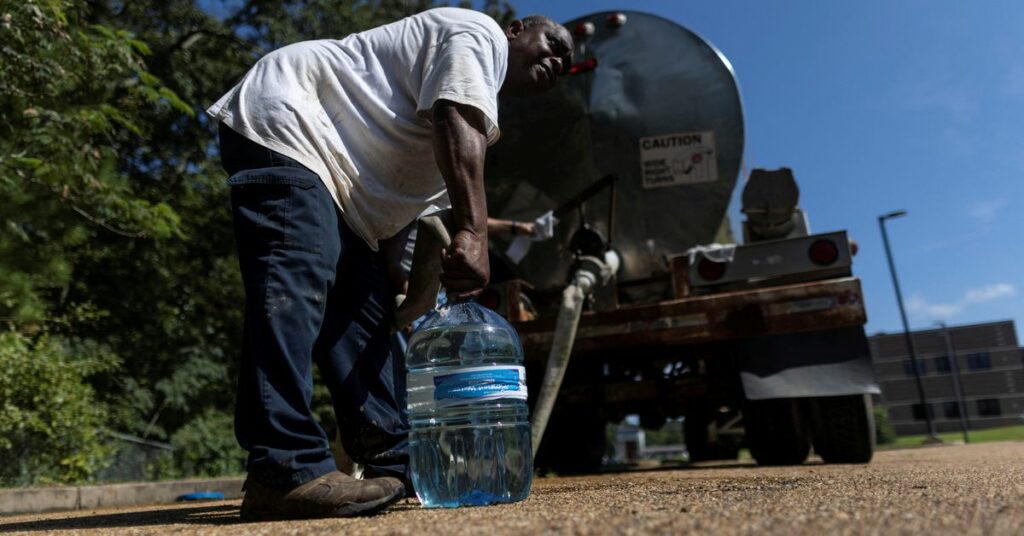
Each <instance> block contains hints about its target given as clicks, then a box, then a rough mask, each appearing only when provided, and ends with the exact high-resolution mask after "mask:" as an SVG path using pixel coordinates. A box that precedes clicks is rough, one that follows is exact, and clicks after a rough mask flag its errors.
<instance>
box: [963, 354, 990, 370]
mask: <svg viewBox="0 0 1024 536" xmlns="http://www.w3.org/2000/svg"><path fill="white" fill-rule="evenodd" d="M967 368H969V369H971V370H988V369H990V368H992V356H991V355H989V353H988V352H977V353H973V354H967Z"/></svg>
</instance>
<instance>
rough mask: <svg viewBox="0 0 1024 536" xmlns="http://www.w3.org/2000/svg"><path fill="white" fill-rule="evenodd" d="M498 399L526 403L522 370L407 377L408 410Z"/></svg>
mask: <svg viewBox="0 0 1024 536" xmlns="http://www.w3.org/2000/svg"><path fill="white" fill-rule="evenodd" d="M498 398H517V399H520V400H526V369H525V368H524V367H514V366H490V367H461V368H454V369H447V370H439V371H436V372H420V373H416V374H410V375H409V405H410V406H414V405H419V404H423V403H434V404H437V405H439V406H450V405H457V404H468V403H473V402H480V401H485V400H494V399H498Z"/></svg>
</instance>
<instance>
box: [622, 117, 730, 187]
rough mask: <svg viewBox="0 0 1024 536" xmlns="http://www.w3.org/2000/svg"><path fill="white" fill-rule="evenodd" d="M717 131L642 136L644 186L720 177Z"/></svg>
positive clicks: (702, 180) (709, 180)
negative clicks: (716, 147) (716, 151)
mask: <svg viewBox="0 0 1024 536" xmlns="http://www.w3.org/2000/svg"><path fill="white" fill-rule="evenodd" d="M717 156H718V155H716V154H715V133H714V132H711V131H707V132H680V133H677V134H662V135H661V136H650V137H647V138H640V166H641V168H640V177H641V179H642V180H643V185H644V188H661V187H663V186H676V185H678V184H695V183H700V182H711V181H716V180H718V158H717Z"/></svg>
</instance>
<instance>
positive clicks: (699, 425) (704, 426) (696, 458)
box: [683, 412, 740, 462]
mask: <svg viewBox="0 0 1024 536" xmlns="http://www.w3.org/2000/svg"><path fill="white" fill-rule="evenodd" d="M709 424H710V420H709V419H708V418H707V415H706V414H703V413H697V412H694V413H693V414H691V415H687V416H686V418H685V419H683V441H685V442H686V451H687V452H689V453H690V461H691V462H710V461H715V460H735V459H736V458H737V456H739V453H740V447H739V444H728V445H723V444H720V443H711V442H710V441H709V438H708V425H709Z"/></svg>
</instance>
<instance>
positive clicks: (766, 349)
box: [737, 326, 881, 400]
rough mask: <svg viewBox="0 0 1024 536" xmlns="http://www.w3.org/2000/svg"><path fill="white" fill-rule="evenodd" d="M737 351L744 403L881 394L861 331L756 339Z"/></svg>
mask: <svg viewBox="0 0 1024 536" xmlns="http://www.w3.org/2000/svg"><path fill="white" fill-rule="evenodd" d="M737 350H738V354H739V364H740V378H741V380H742V382H743V391H744V393H745V394H746V398H747V399H748V400H766V399H772V398H804V397H816V396H839V395H856V394H879V393H880V392H881V391H880V390H879V388H878V384H877V383H875V371H874V368H873V366H872V364H871V353H870V350H869V349H868V340H867V337H866V336H865V335H864V328H862V327H860V326H854V327H848V328H840V329H835V330H828V331H815V332H809V333H792V334H786V335H771V336H767V337H756V338H752V339H747V340H744V341H740V342H739V343H737Z"/></svg>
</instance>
